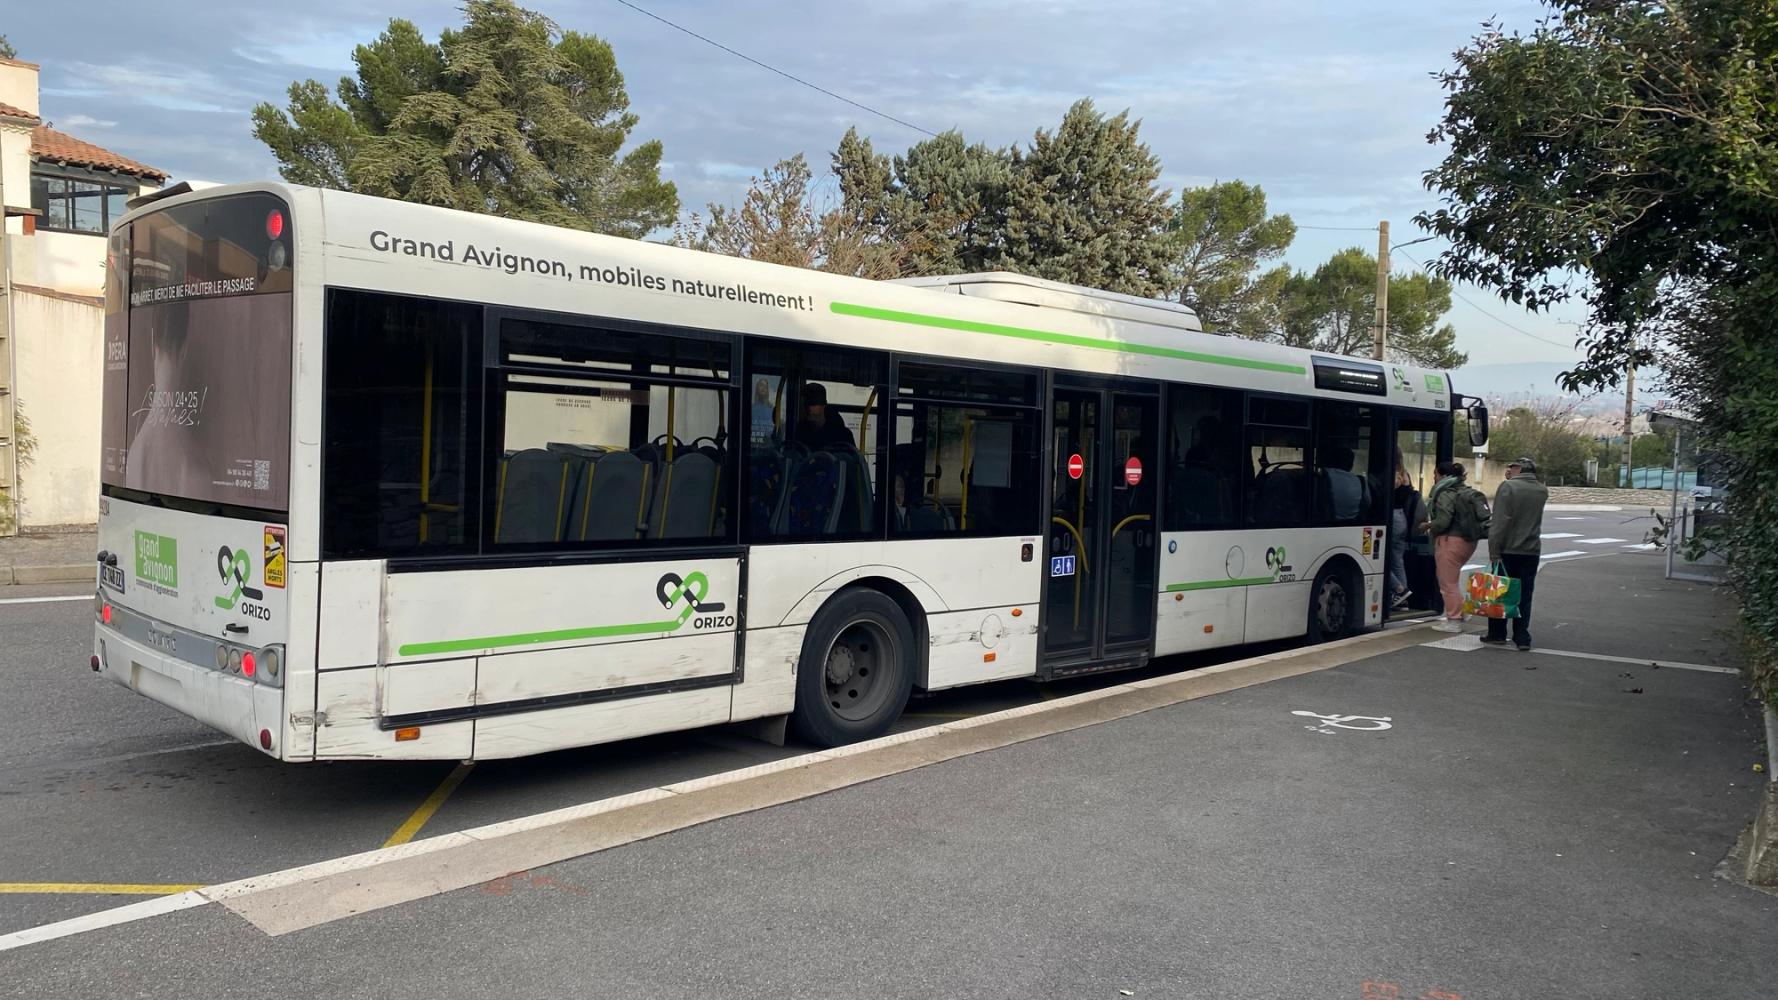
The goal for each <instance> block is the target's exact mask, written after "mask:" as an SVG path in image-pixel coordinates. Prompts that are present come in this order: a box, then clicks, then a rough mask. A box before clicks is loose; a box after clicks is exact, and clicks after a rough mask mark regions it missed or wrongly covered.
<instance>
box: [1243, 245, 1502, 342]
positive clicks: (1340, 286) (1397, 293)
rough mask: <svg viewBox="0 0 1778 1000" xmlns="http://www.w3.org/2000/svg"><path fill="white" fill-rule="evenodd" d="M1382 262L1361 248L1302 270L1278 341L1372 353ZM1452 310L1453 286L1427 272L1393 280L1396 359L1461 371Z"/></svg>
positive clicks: (1286, 300)
mask: <svg viewBox="0 0 1778 1000" xmlns="http://www.w3.org/2000/svg"><path fill="white" fill-rule="evenodd" d="M1376 311H1377V259H1376V258H1375V257H1373V256H1371V255H1370V254H1367V253H1365V252H1364V251H1363V250H1361V249H1359V248H1358V247H1349V248H1347V249H1345V250H1341V251H1340V252H1338V253H1336V254H1334V255H1333V257H1331V258H1329V260H1328V261H1327V263H1325V264H1322V265H1321V266H1320V267H1318V268H1316V269H1315V271H1314V273H1312V274H1310V273H1305V272H1301V271H1299V272H1297V273H1296V274H1293V275H1291V277H1290V278H1289V279H1288V280H1287V281H1286V282H1285V283H1284V287H1283V289H1282V292H1281V295H1280V304H1279V322H1278V327H1277V328H1276V329H1277V334H1276V336H1277V337H1278V339H1280V340H1282V341H1283V342H1284V343H1287V344H1289V345H1291V346H1292V347H1305V348H1313V349H1314V350H1318V351H1327V352H1329V353H1332V354H1349V355H1358V356H1369V355H1370V354H1371V351H1372V344H1373V337H1374V336H1375V324H1376ZM1450 311H1451V283H1450V282H1448V281H1446V280H1444V279H1443V278H1433V277H1428V276H1427V275H1424V274H1420V273H1417V272H1415V273H1409V274H1392V275H1390V276H1389V318H1388V345H1387V350H1388V355H1389V358H1390V359H1391V360H1395V361H1406V362H1410V363H1413V364H1417V365H1425V366H1427V367H1429V368H1447V369H1448V368H1460V367H1462V366H1463V364H1464V363H1465V362H1467V361H1468V360H1469V356H1468V355H1466V354H1464V353H1463V352H1461V351H1459V350H1457V331H1456V328H1454V327H1453V326H1451V324H1449V323H1444V324H1440V323H1439V320H1440V319H1441V318H1442V317H1443V316H1444V315H1445V313H1447V312H1450Z"/></svg>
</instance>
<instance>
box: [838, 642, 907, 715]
mask: <svg viewBox="0 0 1778 1000" xmlns="http://www.w3.org/2000/svg"><path fill="white" fill-rule="evenodd" d="M899 652H900V651H899V650H898V649H897V648H896V644H895V640H894V639H893V638H892V637H891V636H890V635H889V633H888V632H887V631H886V630H885V629H884V628H883V627H882V626H880V625H877V624H876V623H875V622H868V621H860V622H854V623H852V624H851V625H848V626H846V627H845V628H844V629H841V630H840V634H839V635H838V636H836V637H835V638H834V642H833V645H832V646H831V647H829V648H828V650H827V666H826V669H825V671H823V673H824V675H825V676H824V677H823V680H824V681H825V682H826V688H827V704H828V706H829V707H830V708H832V709H833V712H834V714H835V715H838V716H839V717H840V718H842V719H845V720H847V721H848V722H858V721H862V720H864V719H868V718H870V717H871V716H873V715H875V714H876V713H877V712H878V711H880V710H881V709H882V707H883V705H884V703H885V702H887V701H888V699H889V696H890V693H891V689H892V688H893V687H894V685H893V684H892V683H891V682H890V680H889V677H888V674H889V673H890V672H891V670H890V665H891V664H893V663H894V662H895V658H896V657H897V656H898V655H899Z"/></svg>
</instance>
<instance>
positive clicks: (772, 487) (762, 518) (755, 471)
mask: <svg viewBox="0 0 1778 1000" xmlns="http://www.w3.org/2000/svg"><path fill="white" fill-rule="evenodd" d="M805 458H806V453H804V452H802V451H801V450H800V449H797V448H795V447H794V446H792V447H787V448H785V449H784V450H783V451H779V450H778V449H775V448H754V449H753V451H752V452H751V454H750V455H749V456H748V462H749V465H750V467H751V469H752V472H751V475H752V483H751V488H750V489H749V490H748V493H747V517H748V522H749V524H750V526H751V527H752V530H753V534H754V535H755V536H756V537H764V536H766V535H769V534H771V533H773V532H775V531H780V530H782V524H783V517H784V503H785V500H786V499H787V498H788V494H789V490H787V489H786V488H785V484H787V483H789V482H790V481H791V478H792V477H793V476H795V475H796V473H797V470H798V469H800V468H802V463H803V460H804V459H805Z"/></svg>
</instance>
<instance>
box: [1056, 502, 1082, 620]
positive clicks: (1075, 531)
mask: <svg viewBox="0 0 1778 1000" xmlns="http://www.w3.org/2000/svg"><path fill="white" fill-rule="evenodd" d="M1050 523H1051V524H1059V525H1061V526H1062V527H1064V528H1067V529H1068V533H1069V534H1070V535H1073V536H1074V544H1075V545H1076V546H1077V548H1078V550H1079V554H1078V555H1077V556H1076V557H1075V561H1076V562H1079V563H1080V566H1079V572H1077V573H1075V574H1074V627H1075V629H1076V630H1079V628H1080V584H1081V578H1082V577H1084V576H1086V574H1087V540H1086V539H1084V538H1082V537H1081V536H1080V529H1079V528H1076V527H1075V526H1074V525H1072V524H1069V523H1068V519H1067V518H1063V517H1056V516H1055V515H1053V514H1052V515H1050Z"/></svg>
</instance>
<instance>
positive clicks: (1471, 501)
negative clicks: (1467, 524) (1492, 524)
mask: <svg viewBox="0 0 1778 1000" xmlns="http://www.w3.org/2000/svg"><path fill="white" fill-rule="evenodd" d="M1461 488H1462V490H1463V494H1462V495H1461V496H1459V497H1458V498H1457V503H1458V505H1459V509H1460V510H1463V511H1464V513H1466V514H1467V515H1468V517H1467V518H1465V520H1468V521H1472V522H1473V523H1474V525H1475V537H1474V538H1473V539H1471V541H1480V540H1482V539H1483V538H1486V537H1487V536H1488V522H1489V521H1490V520H1491V519H1492V518H1493V516H1494V512H1493V511H1491V510H1489V509H1488V498H1487V497H1485V496H1483V495H1482V491H1481V490H1478V489H1476V488H1475V487H1473V486H1470V485H1468V484H1467V483H1466V484H1464V485H1463V486H1462V487H1461Z"/></svg>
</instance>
